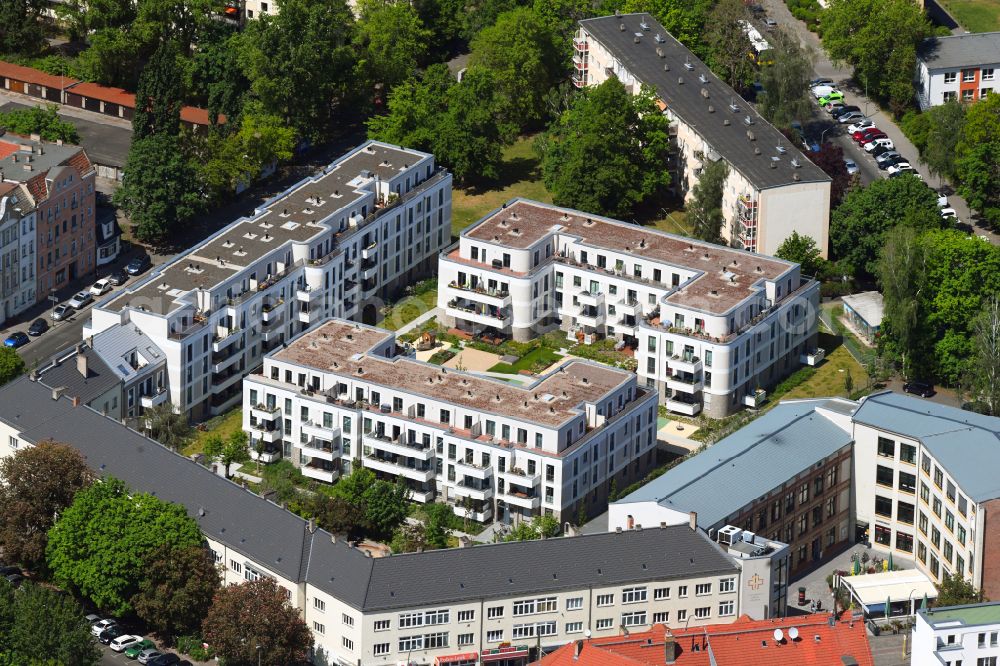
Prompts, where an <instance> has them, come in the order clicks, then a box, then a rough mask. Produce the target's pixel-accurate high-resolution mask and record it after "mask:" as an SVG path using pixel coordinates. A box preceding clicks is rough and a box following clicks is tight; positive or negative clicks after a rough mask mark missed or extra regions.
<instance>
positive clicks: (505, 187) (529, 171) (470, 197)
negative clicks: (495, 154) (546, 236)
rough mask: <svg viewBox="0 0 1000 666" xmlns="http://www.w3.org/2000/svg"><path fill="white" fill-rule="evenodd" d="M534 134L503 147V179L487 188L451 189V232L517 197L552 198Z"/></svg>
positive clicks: (545, 199)
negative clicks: (544, 176)
mask: <svg viewBox="0 0 1000 666" xmlns="http://www.w3.org/2000/svg"><path fill="white" fill-rule="evenodd" d="M534 140H535V137H534V135H531V136H525V137H521V138H520V139H518V140H517V142H515V143H514V145H512V146H508V147H507V148H506V149H505V150H504V154H503V159H504V161H503V165H501V167H500V181H499V182H498V183H497V184H496V185H495V186H492V187H490V188H488V189H483V188H467V189H459V188H457V187H456V188H455V189H454V190H453V191H452V193H451V235H452V236H458V234H459V233H460V232H461V231H462V229H465V228H466V227H467V226H469V225H470V224H472V223H473V222H475V221H476V220H478V219H479V218H481V217H482V216H484V215H486V214H487V213H488V212H490V211H491V210H493V209H494V208H499V207H500V206H502V205H503V204H504V203H506V202H507V201H508V200H510V199H513V198H514V197H525V198H527V199H535V200H537V201H544V202H545V203H551V202H552V195H550V194H549V191H548V190H546V189H545V184H544V183H543V182H542V174H541V170H540V168H539V159H538V156H537V155H535V153H534V150H533V149H532V147H531V144H532V142H533V141H534Z"/></svg>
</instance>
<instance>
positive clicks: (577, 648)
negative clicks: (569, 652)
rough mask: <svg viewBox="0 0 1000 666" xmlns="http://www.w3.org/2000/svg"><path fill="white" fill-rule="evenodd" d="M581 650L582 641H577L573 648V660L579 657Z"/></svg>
mask: <svg viewBox="0 0 1000 666" xmlns="http://www.w3.org/2000/svg"><path fill="white" fill-rule="evenodd" d="M581 652H583V641H577V642H576V645H575V647H574V648H573V659H574V661H575V660H577V659H579V658H580V653H581Z"/></svg>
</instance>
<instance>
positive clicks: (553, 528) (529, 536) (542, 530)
mask: <svg viewBox="0 0 1000 666" xmlns="http://www.w3.org/2000/svg"><path fill="white" fill-rule="evenodd" d="M558 534H559V521H558V520H556V519H555V518H554V517H553V516H534V517H533V518H532V519H531V520H530V521H529V520H522V521H521V522H519V523H518V524H517V525H515V526H514V528H513V529H512V530H511V531H510V533H509V534H507V535H506V536H505V537H504V541H532V540H534V539H548V538H551V537H554V536H556V535H558Z"/></svg>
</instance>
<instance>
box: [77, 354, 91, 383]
mask: <svg viewBox="0 0 1000 666" xmlns="http://www.w3.org/2000/svg"><path fill="white" fill-rule="evenodd" d="M76 369H77V370H79V371H80V375H82V376H83V378H84V379H86V378H87V377H89V376H90V372H89V370H88V368H87V355H86V354H84V353H83V352H82V351H81V352H77V355H76Z"/></svg>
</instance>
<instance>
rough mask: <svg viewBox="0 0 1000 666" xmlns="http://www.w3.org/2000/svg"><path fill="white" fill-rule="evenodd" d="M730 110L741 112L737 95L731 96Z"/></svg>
mask: <svg viewBox="0 0 1000 666" xmlns="http://www.w3.org/2000/svg"><path fill="white" fill-rule="evenodd" d="M729 110H730V111H732V112H733V113H739V112H740V105H739V104H737V103H736V98H735V97H730V98H729Z"/></svg>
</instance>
